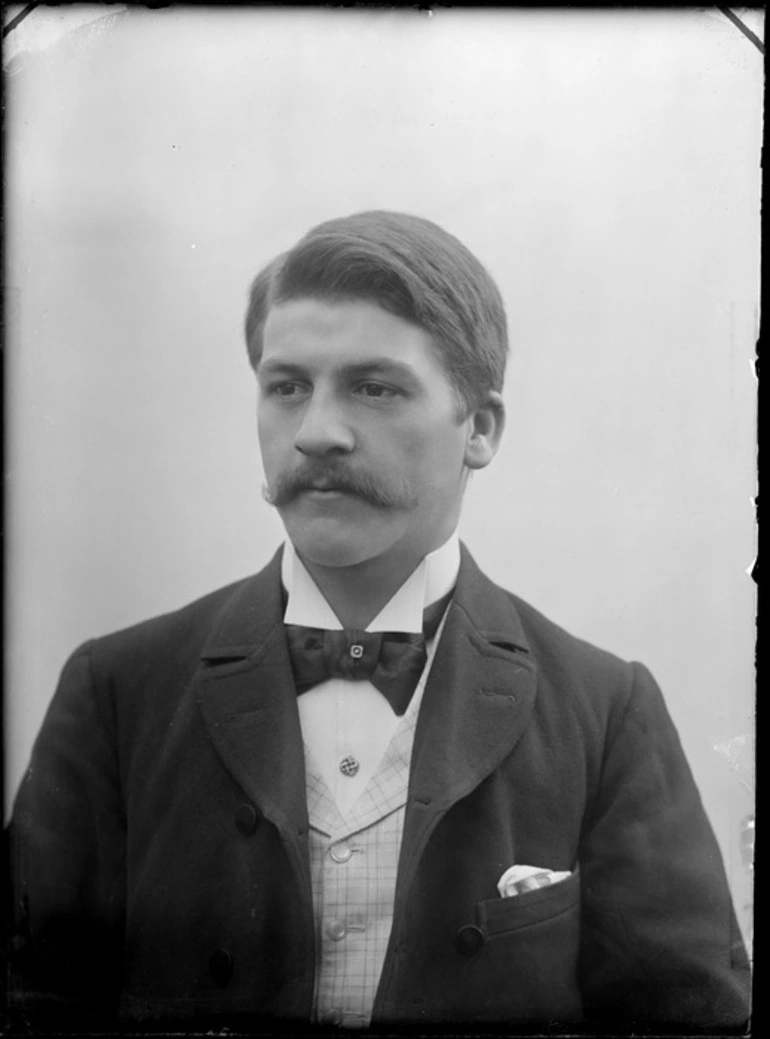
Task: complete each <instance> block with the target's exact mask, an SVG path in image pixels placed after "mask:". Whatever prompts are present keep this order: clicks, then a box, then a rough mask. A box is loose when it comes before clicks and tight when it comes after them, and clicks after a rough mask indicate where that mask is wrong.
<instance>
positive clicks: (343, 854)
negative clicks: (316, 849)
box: [329, 844, 353, 862]
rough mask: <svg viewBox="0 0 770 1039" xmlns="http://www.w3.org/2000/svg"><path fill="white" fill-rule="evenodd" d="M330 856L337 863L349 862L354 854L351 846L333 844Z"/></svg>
mask: <svg viewBox="0 0 770 1039" xmlns="http://www.w3.org/2000/svg"><path fill="white" fill-rule="evenodd" d="M329 854H330V855H331V857H332V858H333V859H334V861H335V862H347V861H348V860H349V859H350V857H351V855H352V854H353V852H352V850H351V847H350V845H349V844H333V845H332V846H331V848H329Z"/></svg>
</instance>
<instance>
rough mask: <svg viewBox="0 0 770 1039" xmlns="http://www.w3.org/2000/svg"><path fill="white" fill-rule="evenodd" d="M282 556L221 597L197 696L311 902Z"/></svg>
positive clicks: (228, 761)
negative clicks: (225, 599) (279, 838)
mask: <svg viewBox="0 0 770 1039" xmlns="http://www.w3.org/2000/svg"><path fill="white" fill-rule="evenodd" d="M281 551H282V550H279V551H278V552H277V553H276V555H275V556H274V557H273V559H272V561H271V562H270V563H269V564H268V566H267V567H266V568H265V569H264V570H263V571H262V572H261V573H260V574H257V576H256V577H253V578H250V579H249V580H247V581H246V582H245V583H244V584H243V585H241V586H240V587H239V588H238V589H237V590H236V591H235V593H234V594H233V596H232V597H231V598H230V599H229V600H228V602H227V604H226V606H225V608H224V610H223V612H222V614H221V615H220V617H219V619H218V622H217V624H216V625H215V627H214V629H213V630H212V632H211V634H210V636H209V638H208V640H207V641H206V644H205V646H204V648H203V651H202V653H201V667H200V669H199V672H198V675H197V678H196V681H197V691H196V692H197V698H198V703H199V706H200V710H201V714H202V717H203V720H204V723H205V725H206V728H207V730H208V734H209V737H210V739H211V741H212V743H213V745H214V747H215V749H216V751H217V753H218V754H219V756H220V758H221V759H222V762H223V763H224V765H225V767H226V768H227V769H228V770H229V772H230V773H231V774H232V776H233V777H234V779H235V780H236V781H237V782H238V783H239V784H240V785H241V786H242V787H243V789H244V791H245V792H246V793H247V794H248V795H249V796H250V797H251V798H252V799H253V801H254V803H255V804H256V805H257V806H258V807H259V809H260V811H261V812H262V814H263V815H264V816H265V818H266V819H269V820H270V821H271V822H272V823H273V824H274V825H275V826H276V827H277V828H278V830H279V831H280V832H281V834H282V836H283V838H284V841H285V842H286V844H287V846H288V848H289V851H290V855H291V857H292V859H293V863H294V866H295V868H296V870H297V873H298V879H299V881H300V885H301V888H303V889H304V894H305V895H306V897H307V898H308V900H310V897H311V895H310V874H309V863H308V861H307V854H306V842H307V829H308V816H307V798H306V792H305V762H304V753H303V745H302V731H301V728H300V721H299V712H298V710H297V697H296V693H295V690H294V680H293V677H292V672H291V664H290V662H289V656H288V651H287V649H286V639H285V636H284V631H283V602H282V598H281V576H280V573H281Z"/></svg>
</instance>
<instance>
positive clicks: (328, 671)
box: [285, 592, 452, 715]
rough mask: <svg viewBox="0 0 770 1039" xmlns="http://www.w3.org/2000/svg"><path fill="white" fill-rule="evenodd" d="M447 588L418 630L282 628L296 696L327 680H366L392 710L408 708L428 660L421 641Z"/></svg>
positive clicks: (432, 628)
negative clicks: (419, 633) (421, 631)
mask: <svg viewBox="0 0 770 1039" xmlns="http://www.w3.org/2000/svg"><path fill="white" fill-rule="evenodd" d="M451 594H452V593H451V592H450V593H449V594H448V595H446V596H445V597H444V598H443V599H439V600H438V602H435V603H433V604H432V605H431V606H429V607H428V609H427V610H425V613H424V614H423V634H422V635H416V634H412V633H411V632H403V631H357V630H356V629H354V628H346V629H344V630H342V631H326V630H324V629H323V628H306V627H304V626H303V625H300V624H287V625H286V626H285V630H286V639H287V642H288V645H289V656H290V657H291V666H292V671H293V672H294V682H295V685H296V687H297V694H298V695H299V694H301V693H306V692H307V691H308V689H312V688H313V686H316V685H319V684H320V683H321V682H325V681H326V680H327V679H328V678H343V679H346V680H347V681H350V682H357V681H362V680H363V681H369V682H371V683H372V685H373V686H374V687H375V689H378V690H379V691H380V692H381V693H382V695H383V696H384V697H385V698H386V699H387V700H388V702H389V704H390V706H391V707H392V708H393V710H394V711H395V712H396V714H399V715H401V714H403V713H404V711H405V710H406V709H407V707H408V706H409V701H410V700H411V699H412V693H413V692H414V690H415V688H416V686H417V683H418V681H419V680H420V675H421V674H422V671H423V668H424V667H425V661H426V659H427V652H426V649H425V642H426V639H430V638H433V636H434V635H435V634H436V630H437V629H438V626H439V624H440V622H441V618H442V616H443V615H444V609H445V608H446V605H447V603H448V602H449V599H450V598H451Z"/></svg>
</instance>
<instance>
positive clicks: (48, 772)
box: [8, 645, 125, 1030]
mask: <svg viewBox="0 0 770 1039" xmlns="http://www.w3.org/2000/svg"><path fill="white" fill-rule="evenodd" d="M114 736H115V726H114V719H113V718H112V717H111V709H110V698H109V695H108V690H107V689H105V688H104V687H102V688H101V689H100V688H98V687H97V683H96V682H95V681H94V679H93V674H92V665H91V652H90V645H86V646H84V647H82V648H81V649H79V650H78V651H76V652H75V653H74V654H73V656H72V657H71V658H70V659H69V661H68V662H67V664H66V665H65V667H64V670H63V672H62V676H61V679H60V682H59V686H58V688H57V690H56V693H55V696H54V698H53V700H52V702H51V706H50V708H49V710H48V713H47V715H46V718H45V721H44V723H43V726H42V729H41V731H40V734H39V736H38V738H37V740H36V743H35V746H34V748H33V751H32V758H31V762H30V766H29V768H28V770H27V773H26V775H25V777H24V779H23V781H22V784H21V787H20V789H19V793H18V796H17V799H16V803H15V806H14V812H13V816H12V819H11V823H10V826H9V831H8V836H9V850H10V871H9V873H10V879H11V899H12V912H11V919H12V921H13V934H12V937H11V943H10V948H11V957H10V958H11V977H10V986H9V987H10V992H9V1009H10V1016H11V1021H12V1023H13V1024H14V1027H15V1028H16V1029H22V1030H23V1029H26V1030H35V1029H40V1030H47V1029H49V1028H53V1029H56V1030H66V1028H67V1027H74V1026H75V1025H77V1026H78V1027H98V1025H99V1024H100V1023H103V1022H104V1021H105V1020H109V1018H110V1017H111V1015H112V1013H113V1011H114V1010H115V1008H116V1004H117V998H118V993H119V988H120V972H121V960H122V942H123V919H124V900H125V894H124V893H125V879H124V871H125V821H124V812H123V807H122V799H121V796H120V784H119V776H118V768H117V755H116V749H115V738H114Z"/></svg>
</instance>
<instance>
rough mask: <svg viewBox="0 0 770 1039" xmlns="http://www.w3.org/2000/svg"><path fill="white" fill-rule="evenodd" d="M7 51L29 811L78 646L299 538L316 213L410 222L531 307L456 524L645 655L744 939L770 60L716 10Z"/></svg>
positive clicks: (19, 604)
mask: <svg viewBox="0 0 770 1039" xmlns="http://www.w3.org/2000/svg"><path fill="white" fill-rule="evenodd" d="M11 13H12V12H9V13H8V14H7V16H6V20H7V18H8V17H10V15H11ZM5 60H6V64H7V80H6V88H7V104H8V115H7V126H6V134H7V136H6V149H7V151H6V178H7V180H6V206H7V208H6V221H7V225H6V226H7V249H8V253H7V271H6V282H7V285H8V295H7V320H8V325H7V333H6V346H7V351H8V357H9V366H8V375H9V379H8V386H9V395H8V402H9V418H10V422H9V427H8V428H9V432H10V441H9V444H10V452H9V459H10V469H9V472H8V474H7V488H8V492H9V498H8V500H9V512H8V522H9V538H8V546H9V552H8V557H7V574H8V578H9V579H8V582H7V589H8V596H9V598H8V602H7V611H6V616H7V618H8V630H7V632H6V634H7V647H8V651H7V689H8V690H9V695H8V697H7V701H8V702H7V708H8V711H7V718H6V752H7V786H8V794H9V797H10V796H11V795H12V794H13V793H14V791H15V788H16V786H17V784H18V781H19V778H20V775H21V773H22V770H23V768H24V766H25V763H26V760H27V758H28V755H29V751H30V747H31V744H32V741H33V739H34V735H35V733H36V731H37V729H38V727H39V725H40V722H41V719H42V717H43V714H44V711H45V709H46V706H47V704H48V701H49V699H50V697H51V694H52V692H53V689H54V686H55V683H56V679H57V675H58V672H59V670H60V668H61V666H62V664H63V662H64V659H65V658H66V656H67V655H68V654H69V653H70V652H71V651H72V649H74V647H75V646H76V645H78V644H79V643H80V642H81V641H83V640H84V639H86V638H89V637H91V636H94V635H100V634H103V633H105V632H108V631H111V630H113V629H116V628H119V627H121V626H124V625H128V624H130V623H132V622H134V621H138V620H140V619H143V618H145V617H147V616H150V615H152V614H156V613H159V612H162V611H165V610H169V609H173V608H175V607H177V606H180V605H182V604H183V603H185V602H186V601H188V600H190V599H192V598H194V597H197V596H198V595H200V594H203V593H205V592H207V591H209V590H211V589H213V588H215V587H216V586H218V585H221V584H223V583H226V582H228V581H231V580H234V579H236V578H239V577H241V576H244V575H245V574H247V573H249V572H253V571H255V570H256V569H258V568H260V567H261V566H262V565H263V564H264V563H265V562H266V561H267V560H268V558H269V557H270V556H271V554H272V553H273V551H274V549H275V547H276V545H277V544H278V542H279V539H280V537H281V528H280V524H279V522H278V519H277V516H276V515H275V514H274V513H272V512H271V511H270V510H269V509H268V507H267V506H266V505H264V503H263V502H262V501H261V498H260V486H261V479H262V476H261V470H260V464H259V458H258V451H257V443H256V435H255V414H254V411H255V404H254V399H255V394H254V385H253V378H252V375H251V373H250V370H249V368H248V365H247V362H246V357H245V350H244V347H243V343H242V339H241V321H242V316H243V310H244V304H245V293H246V288H247V285H248V282H249V280H250V278H251V277H252V276H253V274H254V273H255V272H256V270H257V269H258V268H259V267H261V266H262V265H263V264H264V263H265V262H266V261H268V260H269V259H270V258H272V256H273V255H274V254H276V253H277V252H279V251H282V250H283V249H285V248H287V247H288V246H289V245H291V244H292V243H293V242H294V241H295V240H296V238H298V237H299V236H300V235H301V234H302V233H303V232H304V231H305V230H307V229H308V228H309V227H310V226H312V225H313V224H315V223H317V222H319V221H320V220H323V219H326V218H329V217H333V216H338V215H342V214H345V213H350V212H354V211H357V210H361V209H365V208H375V207H377V208H391V209H402V210H407V211H410V212H414V213H417V214H420V215H423V216H426V217H429V218H431V219H433V220H435V221H437V222H438V223H440V224H441V225H442V226H444V227H446V228H447V229H448V230H450V231H452V232H453V233H455V234H456V235H458V236H459V237H460V238H461V239H462V240H463V241H465V242H466V243H467V244H468V245H469V246H470V247H471V249H473V250H474V251H475V252H476V253H477V254H478V255H479V256H480V257H481V258H482V260H483V261H484V262H485V263H486V264H487V266H488V267H489V269H490V270H491V272H492V274H493V275H494V276H495V277H496V279H497V280H498V282H499V284H500V286H501V289H502V291H503V294H504V296H505V299H506V302H507V307H508V313H509V321H510V329H511V339H512V344H513V356H512V361H511V366H510V370H509V377H508V382H507V389H506V395H505V396H506V402H507V406H508V409H509V426H508V430H507V434H506V439H505V443H504V446H503V448H502V450H501V452H500V454H499V456H498V458H497V459H496V461H495V462H494V463H493V466H492V467H491V468H490V469H488V470H486V471H484V472H483V473H481V474H478V475H477V476H476V478H475V479H474V482H473V485H472V486H471V489H470V492H469V496H468V500H467V503H466V508H465V514H464V518H463V521H462V526H461V533H462V536H463V537H464V539H465V540H466V541H467V543H468V545H469V546H470V548H471V549H472V551H473V552H474V553H475V555H476V557H477V559H478V561H479V563H480V564H481V565H482V567H483V568H485V569H486V571H487V572H488V573H489V574H490V576H492V577H493V578H494V579H496V580H497V581H498V582H500V583H501V584H503V585H505V586H506V587H508V588H510V589H512V590H514V591H516V592H517V593H519V594H520V595H522V596H524V597H525V598H526V599H528V600H529V601H530V602H532V603H533V605H535V606H537V607H538V608H539V609H541V610H542V611H544V612H545V613H546V614H548V615H549V616H551V617H552V619H554V620H555V621H557V622H559V623H560V624H562V625H563V626H564V627H566V628H568V629H569V630H571V631H573V632H575V633H576V634H579V635H582V636H583V637H585V638H587V639H589V640H591V641H593V642H595V643H597V644H599V645H600V646H603V647H605V648H608V649H611V650H613V651H615V652H616V653H618V654H620V655H622V656H624V657H627V658H632V659H640V660H643V661H644V662H645V663H647V664H648V665H649V666H650V667H651V669H652V670H653V672H654V673H655V675H656V677H657V678H658V680H659V682H660V684H661V685H662V687H663V689H664V692H665V694H666V697H667V700H668V704H669V707H670V710H671V713H672V715H673V717H674V719H675V721H676V723H677V725H678V727H679V730H680V733H681V736H682V741H683V743H684V746H685V749H686V751H687V754H688V756H689V758H690V761H691V764H692V767H693V770H694V772H695V775H696V778H697V780H698V783H699V785H700V787H701V790H702V793H703V798H704V801H705V803H706V806H707V809H708V811H709V814H710V817H711V819H712V821H713V824H714V826H715V829H716V831H717V835H718V837H719V840H720V844H721V846H722V849H723V852H724V856H725V859H726V862H727V866H728V870H729V872H730V876H731V881H732V884H733V888H734V892H735V897H736V902H737V904H738V908H739V911H740V913H741V918H742V924H743V926H744V928H745V929H746V931H747V932H748V927H749V914H748V908H747V907H748V905H749V902H750V898H751V895H750V885H749V877H748V873H747V872H746V869H745V867H744V866H743V864H742V861H741V856H740V851H739V847H738V838H739V826H740V821H741V819H742V818H743V817H744V816H745V815H746V814H747V813H749V812H750V811H751V810H752V803H753V798H752V790H753V704H754V667H753V656H754V586H753V583H752V581H751V580H750V578H749V576H748V574H747V571H749V570H750V568H751V566H752V562H753V558H754V552H755V530H754V511H753V504H752V496H753V495H754V493H755V449H754V431H755V382H754V375H753V370H752V362H753V356H754V341H755V337H756V331H757V322H758V313H757V299H758V249H759V185H760V169H759V157H760V143H761V141H760V135H761V90H762V59H761V56H760V54H759V53H758V51H757V50H756V48H755V47H754V46H753V45H752V44H751V43H750V42H749V41H748V40H747V39H746V38H745V37H743V36H742V35H741V34H740V33H739V32H738V31H737V30H736V28H735V27H734V26H732V25H731V24H730V23H729V22H728V21H727V20H726V19H725V18H724V17H723V16H722V15H721V14H720V13H719V12H718V11H717V10H716V9H712V10H706V11H703V10H701V11H699V10H697V9H690V10H687V11H659V12H649V11H648V12H639V11H636V12H634V11H612V12H607V13H591V12H586V11H582V12H573V13H568V12H564V11H557V10H545V11H543V12H540V13H530V12H524V11H507V12H506V11H501V12H496V13H494V12H486V13H484V12H477V13H470V12H464V11H443V10H439V11H437V12H435V13H434V14H433V15H432V16H429V15H427V14H416V13H413V12H410V11H403V12H399V13H383V12H372V11H369V12H365V13H353V12H346V13H343V12H331V11H329V12H327V11H324V10H315V11H307V10H306V11H292V10H290V9H283V10H281V11H267V10H264V9H261V10H260V9H256V8H255V9H251V10H248V9H232V10H226V9H225V10H220V11H213V10H205V9H204V10H196V9H194V8H185V7H182V8H170V9H166V10H160V11H154V12H150V11H147V10H143V9H142V8H140V7H130V8H129V9H128V10H126V9H125V8H122V7H121V6H120V5H117V6H115V7H114V8H111V9H108V8H105V7H99V8H87V7H85V8H84V7H81V6H80V5H65V7H64V8H59V9H53V10H52V9H45V8H41V9H39V10H37V11H35V12H33V14H32V15H30V16H29V17H28V18H27V19H26V20H25V22H24V23H22V24H21V25H20V26H19V28H18V29H17V30H16V32H15V34H13V35H12V36H10V37H9V46H8V48H7V50H6V55H5ZM569 752H570V751H569V748H554V753H555V754H556V753H569Z"/></svg>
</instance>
